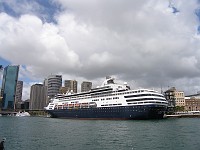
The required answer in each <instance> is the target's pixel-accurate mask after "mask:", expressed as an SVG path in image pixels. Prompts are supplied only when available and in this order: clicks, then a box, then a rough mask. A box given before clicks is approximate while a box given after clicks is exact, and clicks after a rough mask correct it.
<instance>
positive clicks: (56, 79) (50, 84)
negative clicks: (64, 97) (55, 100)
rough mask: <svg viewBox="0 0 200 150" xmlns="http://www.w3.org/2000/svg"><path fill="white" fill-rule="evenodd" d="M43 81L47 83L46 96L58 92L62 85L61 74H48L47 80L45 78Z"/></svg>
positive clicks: (52, 95) (51, 95)
mask: <svg viewBox="0 0 200 150" xmlns="http://www.w3.org/2000/svg"><path fill="white" fill-rule="evenodd" d="M46 81H47V82H46ZM44 83H45V84H47V91H48V96H49V97H50V98H51V97H54V96H55V95H56V94H58V93H59V90H60V88H61V87H62V76H61V75H50V76H49V77H48V79H47V80H46V79H45V81H44Z"/></svg>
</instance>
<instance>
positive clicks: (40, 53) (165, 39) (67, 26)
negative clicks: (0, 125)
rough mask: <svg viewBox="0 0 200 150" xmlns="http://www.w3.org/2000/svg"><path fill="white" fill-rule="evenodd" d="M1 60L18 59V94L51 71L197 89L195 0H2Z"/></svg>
mask: <svg viewBox="0 0 200 150" xmlns="http://www.w3.org/2000/svg"><path fill="white" fill-rule="evenodd" d="M0 64H1V65H3V66H4V67H6V66H7V65H20V71H19V80H22V81H24V89H23V100H25V99H27V98H29V97H30V86H31V85H33V84H35V83H42V82H43V80H44V79H45V78H46V77H48V75H50V74H61V75H62V78H63V81H64V80H68V79H73V80H74V79H75V80H77V81H78V84H79V86H80V84H81V82H82V81H92V82H93V87H95V86H98V85H101V83H102V82H103V81H104V79H105V77H106V76H112V77H114V78H115V79H116V82H119V83H123V82H127V83H128V84H129V85H130V86H131V88H132V89H135V88H150V89H156V90H158V91H160V90H161V89H162V90H164V91H165V90H167V89H168V88H170V87H176V89H177V90H179V91H184V92H185V95H188V94H195V93H197V92H198V91H200V0H190V1H188V0H126V1H124V0H118V1H116V0H84V1H83V0H0ZM1 76H2V73H1Z"/></svg>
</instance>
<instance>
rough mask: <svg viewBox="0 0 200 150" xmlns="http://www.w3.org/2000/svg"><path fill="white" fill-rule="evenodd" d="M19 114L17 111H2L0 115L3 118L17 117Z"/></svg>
mask: <svg viewBox="0 0 200 150" xmlns="http://www.w3.org/2000/svg"><path fill="white" fill-rule="evenodd" d="M16 114H17V112H15V111H0V115H2V116H15V115H16Z"/></svg>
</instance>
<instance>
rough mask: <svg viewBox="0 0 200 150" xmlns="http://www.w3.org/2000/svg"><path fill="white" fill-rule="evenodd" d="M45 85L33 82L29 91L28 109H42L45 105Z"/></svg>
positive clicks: (46, 101)
mask: <svg viewBox="0 0 200 150" xmlns="http://www.w3.org/2000/svg"><path fill="white" fill-rule="evenodd" d="M47 103H48V100H47V87H46V86H44V85H43V84H34V85H32V86H31V92H30V103H29V109H30V110H43V109H44V107H46V106H47Z"/></svg>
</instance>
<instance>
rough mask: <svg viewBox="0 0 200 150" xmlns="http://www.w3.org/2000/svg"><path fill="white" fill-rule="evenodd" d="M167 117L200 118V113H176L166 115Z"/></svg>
mask: <svg viewBox="0 0 200 150" xmlns="http://www.w3.org/2000/svg"><path fill="white" fill-rule="evenodd" d="M166 118H200V114H175V115H166Z"/></svg>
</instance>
